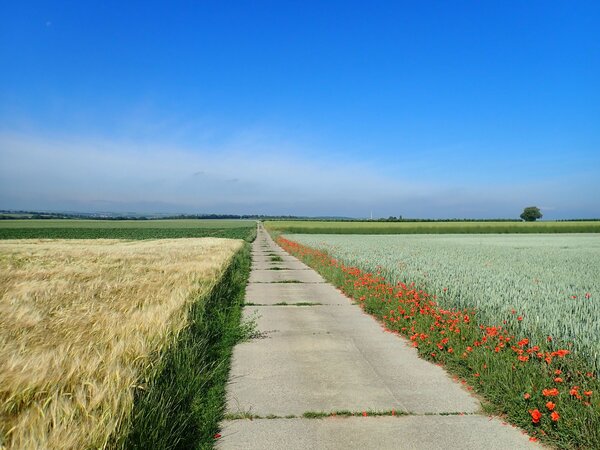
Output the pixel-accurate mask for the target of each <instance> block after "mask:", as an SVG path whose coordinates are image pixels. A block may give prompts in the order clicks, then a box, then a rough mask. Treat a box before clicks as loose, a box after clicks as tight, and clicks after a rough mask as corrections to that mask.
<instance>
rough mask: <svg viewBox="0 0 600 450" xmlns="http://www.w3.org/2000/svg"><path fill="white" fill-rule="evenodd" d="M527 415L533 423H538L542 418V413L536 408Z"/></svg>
mask: <svg viewBox="0 0 600 450" xmlns="http://www.w3.org/2000/svg"><path fill="white" fill-rule="evenodd" d="M529 414H531V421H532V422H533V423H540V419H541V418H542V413H541V412H540V411H539V410H538V409H537V408H536V409H534V410H532V411H529Z"/></svg>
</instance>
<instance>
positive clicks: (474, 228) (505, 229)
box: [265, 220, 600, 234]
mask: <svg viewBox="0 0 600 450" xmlns="http://www.w3.org/2000/svg"><path fill="white" fill-rule="evenodd" d="M265 227H266V228H267V229H268V230H269V231H273V232H276V233H277V232H280V233H310V234H313V233H315V234H458V233H461V234H462V233H474V234H475V233H600V221H574V222H550V221H548V222H507V221H505V222H468V221H465V222H462V221H457V222H358V221H353V222H342V221H309V220H306V221H305V220H282V221H266V222H265Z"/></svg>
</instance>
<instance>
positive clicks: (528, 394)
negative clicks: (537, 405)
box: [523, 392, 531, 400]
mask: <svg viewBox="0 0 600 450" xmlns="http://www.w3.org/2000/svg"><path fill="white" fill-rule="evenodd" d="M523 398H524V399H525V400H529V399H530V398H531V394H530V393H529V392H525V393H524V394H523Z"/></svg>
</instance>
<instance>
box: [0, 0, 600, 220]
mask: <svg viewBox="0 0 600 450" xmlns="http://www.w3.org/2000/svg"><path fill="white" fill-rule="evenodd" d="M0 13H1V15H2V18H3V20H2V21H3V23H2V26H1V27H0V64H1V67H2V69H1V70H0V209H2V208H4V209H46V210H78V211H101V210H110V211H140V212H155V211H162V212H231V213H263V214H306V215H348V216H359V217H360V216H368V215H369V214H370V213H371V211H373V214H374V215H375V216H386V217H387V216H389V215H398V214H402V215H403V216H405V217H467V218H490V217H518V215H519V213H520V212H521V211H522V209H523V207H525V206H529V205H537V206H539V207H541V208H542V212H544V213H545V218H574V217H600V176H599V174H600V26H599V24H600V2H597V1H589V2H578V1H573V2H567V1H550V2H548V1H539V2H538V1H527V2H522V1H513V2H511V1H497V2H492V1H486V2H475V1H474V2H452V1H448V2H442V1H437V2H426V1H410V2H408V1H406V2H400V1H394V2H351V1H344V2H327V1H319V2H307V1H298V2H275V1H273V2H261V1H257V2H230V1H214V2H213V1H197V2H192V1H189V2H152V1H144V2H133V1H127V2H111V1H97V2H93V1H82V2H75V1H68V2H37V1H29V2H28V1H23V2H3V4H2V6H0Z"/></svg>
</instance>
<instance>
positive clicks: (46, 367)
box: [0, 238, 243, 449]
mask: <svg viewBox="0 0 600 450" xmlns="http://www.w3.org/2000/svg"><path fill="white" fill-rule="evenodd" d="M242 246H243V241H240V240H230V239H216V238H204V239H170V240H169V239H165V240H146V241H119V240H101V239H100V240H56V241H51V240H34V239H32V240H4V241H0V448H3V447H5V448H8V449H34V448H35V449H39V448H45V449H80V448H105V447H107V446H116V445H117V444H118V443H119V442H120V445H125V446H126V444H124V442H126V439H125V436H126V435H127V433H128V432H129V431H128V430H130V429H131V427H132V413H133V409H134V403H135V401H136V399H138V398H140V397H143V396H144V393H145V392H148V391H151V387H152V384H153V383H154V381H153V380H154V379H155V378H156V377H157V375H158V374H159V372H160V370H161V368H162V367H163V364H162V362H161V361H162V358H163V357H164V355H165V354H166V353H167V352H168V351H169V349H171V348H173V347H176V345H177V341H178V339H179V337H180V336H181V335H182V333H184V332H186V330H187V329H188V328H189V327H190V326H191V325H190V321H189V320H190V315H189V311H190V309H191V308H193V307H194V305H195V304H197V303H198V301H199V300H200V301H202V299H204V298H206V296H207V295H209V294H210V292H212V291H213V290H214V289H215V286H216V285H217V284H218V282H219V281H220V279H221V277H222V275H223V273H224V271H225V270H226V269H227V267H228V266H229V264H230V263H231V261H232V259H233V258H234V256H235V255H236V254H238V253H239V251H240V249H241V248H242ZM222 308H224V305H222ZM195 370H196V371H200V370H202V368H201V367H200V368H198V367H196V368H195ZM154 406H156V404H155V405H154ZM157 448H158V447H157Z"/></svg>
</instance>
